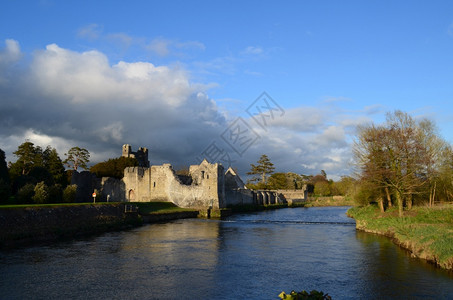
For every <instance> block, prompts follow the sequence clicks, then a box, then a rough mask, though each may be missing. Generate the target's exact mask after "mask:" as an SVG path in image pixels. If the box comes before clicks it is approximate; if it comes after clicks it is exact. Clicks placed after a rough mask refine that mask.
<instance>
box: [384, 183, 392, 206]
mask: <svg viewBox="0 0 453 300" xmlns="http://www.w3.org/2000/svg"><path fill="white" fill-rule="evenodd" d="M385 194H386V195H387V205H388V206H389V207H392V197H391V196H390V191H389V188H388V186H386V187H385Z"/></svg>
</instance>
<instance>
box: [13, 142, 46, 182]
mask: <svg viewBox="0 0 453 300" xmlns="http://www.w3.org/2000/svg"><path fill="white" fill-rule="evenodd" d="M13 153H14V155H16V156H17V161H16V162H15V163H14V164H15V165H16V166H17V168H18V170H20V174H19V175H28V174H29V173H30V172H31V170H32V169H33V168H34V167H40V166H43V161H42V149H41V147H39V146H38V147H35V145H34V144H33V143H32V142H29V141H26V142H24V143H23V144H21V145H20V146H19V147H18V149H17V150H16V151H15V152H13Z"/></svg>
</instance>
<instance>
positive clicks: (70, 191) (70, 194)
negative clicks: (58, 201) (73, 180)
mask: <svg viewBox="0 0 453 300" xmlns="http://www.w3.org/2000/svg"><path fill="white" fill-rule="evenodd" d="M76 193H77V185H76V184H71V185H68V186H67V187H66V188H65V189H64V191H63V201H64V202H66V203H72V202H75V200H76Z"/></svg>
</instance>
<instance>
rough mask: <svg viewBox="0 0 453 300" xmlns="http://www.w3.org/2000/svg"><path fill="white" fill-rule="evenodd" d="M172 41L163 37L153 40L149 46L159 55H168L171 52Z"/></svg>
mask: <svg viewBox="0 0 453 300" xmlns="http://www.w3.org/2000/svg"><path fill="white" fill-rule="evenodd" d="M169 45H170V41H169V40H165V39H162V38H158V39H154V40H152V41H151V42H150V43H149V45H148V46H147V48H148V50H151V51H153V52H155V53H156V54H157V55H159V56H167V55H168V54H169V53H170V50H169Z"/></svg>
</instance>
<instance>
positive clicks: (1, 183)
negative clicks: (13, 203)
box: [0, 178, 11, 203]
mask: <svg viewBox="0 0 453 300" xmlns="http://www.w3.org/2000/svg"><path fill="white" fill-rule="evenodd" d="M9 196H11V186H10V185H9V183H8V182H6V181H5V180H4V179H3V178H0V203H5V202H7V201H8V199H9Z"/></svg>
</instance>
